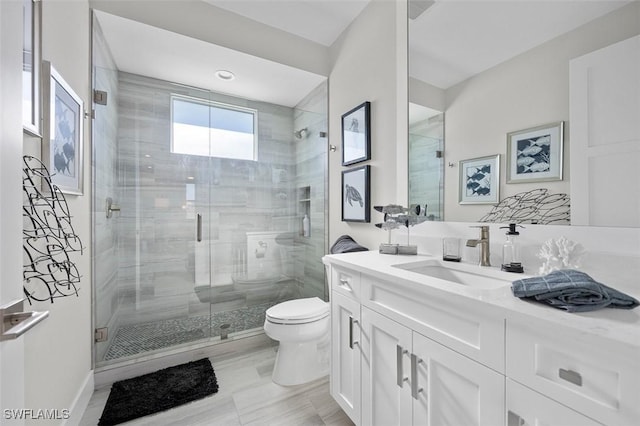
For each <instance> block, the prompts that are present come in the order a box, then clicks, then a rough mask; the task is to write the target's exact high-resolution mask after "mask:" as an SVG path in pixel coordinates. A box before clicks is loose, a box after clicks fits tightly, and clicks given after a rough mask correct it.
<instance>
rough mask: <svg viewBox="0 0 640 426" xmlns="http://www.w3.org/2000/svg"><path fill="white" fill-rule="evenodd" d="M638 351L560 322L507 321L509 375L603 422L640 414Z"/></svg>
mask: <svg viewBox="0 0 640 426" xmlns="http://www.w3.org/2000/svg"><path fill="white" fill-rule="evenodd" d="M618 345H620V344H618ZM637 356H638V354H637V351H636V353H633V351H632V350H631V352H630V349H629V348H627V347H626V346H624V347H622V346H621V345H620V347H616V344H615V343H613V342H610V341H608V340H605V339H603V338H599V337H596V336H587V335H584V334H578V333H576V332H575V331H572V330H571V329H568V328H566V327H562V326H558V325H556V324H554V325H552V326H551V325H546V326H545V325H542V323H540V322H537V323H536V326H535V327H532V326H531V325H529V324H525V323H521V322H516V321H511V320H507V376H508V377H510V378H512V379H514V380H516V381H518V382H520V383H522V384H524V385H526V386H528V387H530V388H532V389H534V390H537V391H538V392H540V393H542V394H544V395H547V396H548V397H550V398H552V399H554V400H556V401H558V402H560V403H562V404H565V405H567V406H568V407H570V408H573V409H574V410H576V411H578V412H581V413H583V414H585V415H587V416H589V417H591V418H593V419H595V420H597V421H599V422H602V423H604V424H608V425H616V426H618V425H635V424H637V422H638V419H640V371H639V369H638V359H639V358H637Z"/></svg>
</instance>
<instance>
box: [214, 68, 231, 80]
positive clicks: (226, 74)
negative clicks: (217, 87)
mask: <svg viewBox="0 0 640 426" xmlns="http://www.w3.org/2000/svg"><path fill="white" fill-rule="evenodd" d="M216 77H218V78H219V79H220V80H225V81H231V80H233V79H234V78H236V75H235V74H234V73H232V72H231V71H227V70H218V71H216Z"/></svg>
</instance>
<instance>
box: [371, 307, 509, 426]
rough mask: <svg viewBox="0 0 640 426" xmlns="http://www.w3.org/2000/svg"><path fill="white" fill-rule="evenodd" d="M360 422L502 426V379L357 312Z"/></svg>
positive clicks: (378, 316) (426, 340)
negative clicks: (360, 356)
mask: <svg viewBox="0 0 640 426" xmlns="http://www.w3.org/2000/svg"><path fill="white" fill-rule="evenodd" d="M362 352H363V363H362V395H363V396H362V424H364V425H411V424H413V425H421V426H436V425H438V426H439V425H501V424H504V376H502V375H501V374H499V373H496V372H495V371H493V370H491V369H489V368H487V367H485V366H483V365H481V364H479V363H477V362H475V361H473V360H470V359H469V358H467V357H465V356H463V355H460V354H458V353H457V352H454V351H452V350H451V349H448V348H446V347H444V346H442V345H440V344H439V343H437V342H434V341H433V340H431V339H429V338H427V337H424V336H422V335H420V334H419V333H416V332H415V331H412V330H411V329H410V328H408V327H406V326H403V325H401V324H399V323H397V322H396V321H393V320H391V319H389V318H387V317H385V316H384V315H381V314H379V313H376V312H374V311H372V310H371V309H368V308H366V307H363V308H362Z"/></svg>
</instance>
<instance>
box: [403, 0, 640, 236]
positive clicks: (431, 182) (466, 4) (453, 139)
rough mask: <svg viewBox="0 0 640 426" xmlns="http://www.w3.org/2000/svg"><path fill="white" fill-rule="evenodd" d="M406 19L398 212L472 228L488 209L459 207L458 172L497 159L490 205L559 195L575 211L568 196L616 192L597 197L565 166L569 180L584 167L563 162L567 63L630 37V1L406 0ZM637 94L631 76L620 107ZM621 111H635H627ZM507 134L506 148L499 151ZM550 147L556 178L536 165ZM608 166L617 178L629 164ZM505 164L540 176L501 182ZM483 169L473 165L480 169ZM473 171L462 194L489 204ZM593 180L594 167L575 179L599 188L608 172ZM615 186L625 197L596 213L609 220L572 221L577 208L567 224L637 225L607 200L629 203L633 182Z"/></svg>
mask: <svg viewBox="0 0 640 426" xmlns="http://www.w3.org/2000/svg"><path fill="white" fill-rule="evenodd" d="M408 10H409V117H410V123H409V133H410V135H409V141H410V142H409V176H408V179H409V203H411V204H421V205H422V204H425V203H427V204H429V205H430V206H431V207H429V208H428V215H430V217H431V219H433V220H446V221H479V220H482V218H483V217H485V215H486V214H487V213H488V212H490V210H491V209H492V207H493V204H492V203H465V202H461V201H464V197H461V195H460V194H461V191H463V190H464V189H465V188H466V185H465V182H461V181H463V180H465V174H464V171H461V170H460V167H461V164H462V166H464V165H465V164H467V163H469V161H468V160H475V159H480V158H487V157H495V156H497V155H499V161H498V164H497V165H496V167H495V168H494V169H492V172H499V186H498V188H492V190H493V189H497V190H499V199H500V200H504V199H505V198H508V197H512V196H514V195H516V194H521V193H526V192H528V191H539V190H545V189H546V191H547V192H548V193H549V194H567V196H568V197H569V199H570V202H571V208H572V209H573V210H576V209H577V207H576V206H575V205H574V198H575V199H576V200H577V199H578V196H580V197H583V198H584V197H587V198H588V197H589V196H593V195H594V192H595V191H599V192H600V193H603V192H610V191H614V192H615V191H616V190H615V188H612V189H611V190H608V189H604V190H603V188H606V187H607V185H605V186H604V187H603V185H591V186H589V185H588V182H586V181H585V182H584V183H583V182H581V181H578V180H577V179H572V176H574V177H575V176H576V175H575V173H572V169H575V170H573V171H574V172H575V171H576V170H578V169H582V168H583V166H584V165H583V164H582V162H583V160H581V163H580V164H576V163H575V161H577V160H576V159H575V158H571V157H572V155H571V154H572V152H573V151H572V149H573V147H572V143H573V144H574V147H575V146H576V144H578V143H581V142H582V141H578V140H575V138H574V137H573V136H574V135H576V134H578V133H577V130H576V129H577V124H578V123H576V122H575V121H577V120H573V121H574V122H573V123H572V122H571V121H572V120H571V117H572V114H573V112H572V111H571V110H572V107H571V105H575V96H574V95H575V94H572V93H571V92H572V90H571V87H573V86H572V83H571V81H570V80H572V78H570V74H571V73H570V63H575V62H576V61H575V59H576V58H581V57H584V56H585V55H587V54H591V53H592V52H595V51H598V50H600V49H603V48H607V47H609V46H612V45H614V44H617V43H619V42H622V41H624V40H628V39H630V38H632V37H634V36H637V35H638V34H640V5H639V4H638V2H633V1H609V0H606V1H605V0H602V1H598V0H595V1H563V0H559V1H553V2H550V1H534V0H531V1H517V2H501V1H460V0H456V1H452V0H439V1H423V0H409V8H408ZM631 56H634V55H631ZM635 56H637V55H635ZM636 62H639V61H638V60H637V59H636ZM634 66H635V65H634ZM571 75H573V74H571ZM616 78H617V77H616ZM614 79H615V78H614ZM637 86H639V85H638V84H637V77H636V78H635V83H634V86H633V87H631V88H630V89H629V90H626V91H623V92H628V93H631V95H630V97H629V99H631V102H632V103H633V102H635V103H636V104H637V103H638V100H637V94H638V93H640V92H639V91H638V87H637ZM573 91H575V90H573ZM634 94H635V95H634ZM625 96H626V95H625ZM634 97H635V98H636V99H635V101H633V99H634ZM631 108H632V110H633V111H637V108H638V105H634V106H631ZM573 109H574V110H575V109H576V108H575V107H573ZM624 116H627V117H628V116H629V114H627V113H626V112H623V114H616V117H618V118H619V119H620V120H623V119H624V120H627V121H629V120H628V119H627V118H624ZM636 117H637V116H636ZM617 121H619V120H617ZM631 121H632V122H630V123H628V124H629V127H630V128H632V129H631V130H630V131H631V132H634V134H635V137H636V139H635V141H634V142H631V143H628V145H629V146H631V145H635V146H636V147H637V146H638V145H640V141H638V140H637V135H638V133H640V132H638V128H639V127H640V126H639V125H638V121H637V119H636V120H631ZM633 122H635V124H633ZM558 124H560V125H562V127H561V128H560V131H561V132H560V134H559V136H560V137H561V141H560V142H563V144H560V145H559V146H558V141H557V136H555V139H556V140H555V141H550V140H549V138H547V133H549V134H552V132H553V131H556V132H558V128H557V125H558ZM545 126H548V127H549V129H551V130H550V131H548V132H547V133H545V134H544V135H542V134H541V133H540V131H538V133H536V129H540V128H541V127H542V128H544V127H545ZM611 127H612V128H613V127H619V126H618V125H614V126H611ZM589 131H591V129H589ZM542 133H544V132H542ZM520 134H524V135H525V136H526V139H527V143H526V144H524V145H518V143H520V142H518V141H517V140H516V139H518V138H517V137H516V136H517V135H520ZM513 135H516V136H513ZM510 136H511V139H513V145H512V146H508V145H509V144H508V139H509V138H510ZM588 137H589V135H587V136H585V138H586V139H588ZM625 137H626V136H625ZM438 138H440V139H439V140H438ZM553 138H554V136H553V135H552V136H551V139H553ZM585 138H580V139H581V140H582V139H585ZM520 139H523V138H520ZM418 140H430V141H432V142H433V143H432V145H433V147H431V148H425V146H424V145H425V144H420V143H417V142H416V141H418ZM434 141H435V142H434ZM436 142H437V143H436ZM549 146H551V149H554V147H555V149H556V150H557V151H556V154H555V159H556V160H555V161H559V162H561V163H560V166H561V168H560V170H559V171H558V170H556V171H555V172H551V170H552V169H553V167H554V166H553V165H551V166H550V165H549V164H541V163H543V161H542V160H540V159H541V158H543V157H544V158H545V159H546V160H548V156H547V155H546V154H545V153H547V152H549ZM534 151H535V152H534ZM632 151H633V152H632V153H630V154H625V155H620V158H625V157H626V158H638V159H640V153H639V151H638V149H637V148H633V149H632ZM574 156H575V154H574ZM423 158H425V160H424V161H423ZM426 159H428V161H427V160H426ZM546 160H545V161H546ZM461 162H462V163H461ZM546 162H547V163H550V161H546ZM525 163H527V164H525ZM609 163H610V165H611V166H612V167H613V168H616V167H617V168H618V169H620V168H621V167H627V165H626V164H628V163H624V164H623V163H621V162H620V161H610V162H609ZM471 164H477V162H474V161H472V162H471ZM603 164H604V163H603ZM510 165H511V166H513V167H520V168H521V169H520V170H525V169H526V170H527V171H528V172H530V173H531V176H532V177H542V176H543V175H544V177H545V178H544V179H535V178H532V179H527V176H525V178H524V179H513V176H511V177H510V176H509V173H508V167H509V166H510ZM514 165H515V166H514ZM489 166H490V164H487V165H484V164H483V165H482V167H483V168H485V169H487V170H488V167H489ZM555 167H557V165H556V166H555ZM628 168H629V169H631V167H630V166H629V167H628ZM496 169H497V170H496ZM536 169H537V170H536ZM510 170H513V169H510ZM478 172H479V174H477V177H478V180H477V183H476V181H473V180H472V179H468V181H467V182H466V184H468V185H471V186H472V187H473V188H470V189H469V190H470V191H474V190H475V191H476V192H477V191H484V192H487V194H482V193H481V194H480V195H487V196H489V195H490V194H489V193H488V192H489V189H486V188H484V186H483V183H482V176H480V175H481V174H482V173H484V172H482V170H480V169H479V170H478ZM536 172H546V173H538V174H537V175H536ZM629 172H631V170H629ZM593 173H595V170H592V171H589V172H587V173H586V174H585V176H587V178H586V180H589V179H591V180H598V181H600V182H602V181H604V182H606V181H607V179H606V177H607V176H609V175H610V174H611V169H606V168H604V167H603V168H602V169H601V170H599V173H600V174H599V176H604V177H605V179H600V178H598V179H595V178H594V177H593V176H595V175H593ZM623 175H625V176H631V175H632V174H631V173H626V174H625V173H623ZM634 181H635V182H634ZM622 182H623V185H622V186H624V187H626V188H627V189H626V190H625V191H619V192H618V193H617V195H616V198H613V200H614V201H613V202H615V204H614V205H609V206H608V207H607V209H608V210H609V212H610V214H607V213H606V212H605V213H603V214H601V216H602V217H601V218H600V219H599V220H598V221H596V222H594V221H588V222H579V221H576V220H575V218H576V217H578V216H580V215H579V214H578V215H576V214H574V213H576V212H577V210H576V211H572V212H571V223H572V224H580V225H601V226H633V227H637V226H640V222H639V220H640V219H637V218H635V219H634V217H638V216H640V214H639V212H638V207H639V206H640V204H638V202H636V201H634V202H631V203H626V204H624V203H620V202H617V201H615V200H626V199H627V198H628V194H630V193H634V194H635V195H634V196H635V197H638V195H639V194H640V184H638V179H637V177H635V179H633V178H632V179H631V181H627V182H628V185H625V184H624V182H625V181H622ZM611 186H612V187H613V186H614V185H611ZM618 186H620V185H618ZM583 192H584V194H582V193H583ZM612 197H613V196H612ZM481 198H482V197H478V199H481ZM638 199H640V198H638ZM611 207H613V209H611ZM614 210H625V211H630V213H629V214H628V215H627V216H628V218H621V217H619V216H616V215H615V214H613V211H614ZM567 223H568V222H567V221H565V222H564V224H567Z"/></svg>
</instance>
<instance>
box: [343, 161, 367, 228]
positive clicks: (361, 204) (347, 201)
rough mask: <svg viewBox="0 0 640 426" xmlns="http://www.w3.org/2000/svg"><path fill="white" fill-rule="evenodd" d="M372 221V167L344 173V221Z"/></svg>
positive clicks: (353, 169)
mask: <svg viewBox="0 0 640 426" xmlns="http://www.w3.org/2000/svg"><path fill="white" fill-rule="evenodd" d="M370 220H371V166H369V165H366V166H360V167H353V168H351V169H348V170H343V171H342V221H343V222H364V223H369V222H370Z"/></svg>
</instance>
